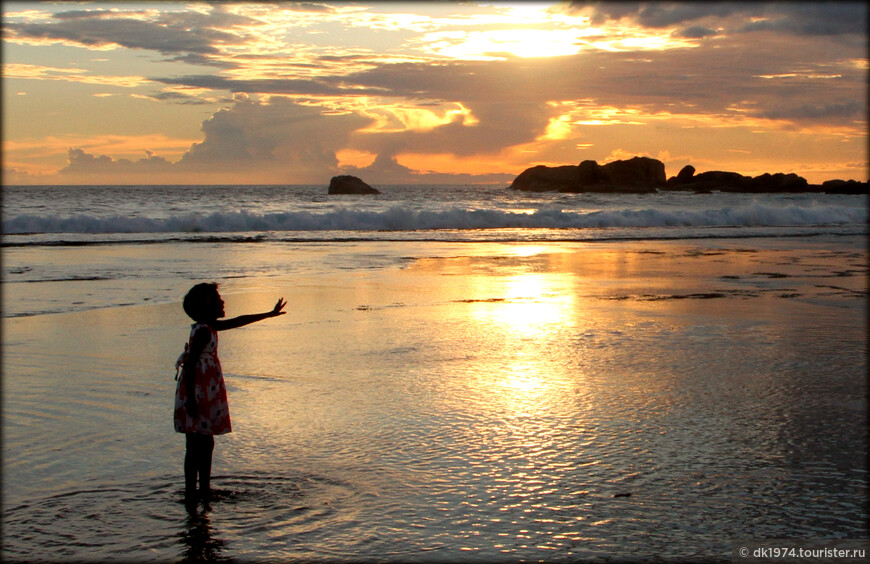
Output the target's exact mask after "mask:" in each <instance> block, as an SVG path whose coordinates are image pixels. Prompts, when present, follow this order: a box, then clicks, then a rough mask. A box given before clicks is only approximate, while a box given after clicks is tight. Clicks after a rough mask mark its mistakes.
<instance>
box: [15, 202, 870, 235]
mask: <svg viewBox="0 0 870 564" xmlns="http://www.w3.org/2000/svg"><path fill="white" fill-rule="evenodd" d="M866 223H867V210H866V209H865V208H862V207H858V208H855V207H849V206H841V205H810V206H799V205H787V206H773V205H766V204H757V203H754V204H747V205H742V206H735V207H725V208H721V209H707V210H673V209H669V210H663V209H624V210H606V211H566V210H563V209H561V208H542V209H539V210H536V211H534V212H532V213H524V212H515V211H503V210H493V209H472V210H468V209H460V208H453V209H447V210H442V211H420V210H414V209H411V208H407V207H403V206H395V207H392V208H389V209H387V210H384V211H362V210H353V209H339V210H332V211H328V212H323V213H312V212H306V211H296V212H284V213H266V214H253V213H247V212H228V213H212V214H208V215H200V214H188V215H179V216H172V217H169V218H167V219H150V218H142V217H122V216H114V217H108V218H98V217H92V216H87V215H78V216H73V217H61V216H44V217H41V216H33V215H22V216H18V217H15V218H12V219H9V220H5V221H3V233H5V234H40V233H94V234H97V233H100V234H108V233H226V232H252V231H253V232H263V231H329V230H337V231H414V230H437V229H454V230H457V229H458V230H463V229H510V228H520V229H522V228H544V229H565V228H608V227H636V228H643V227H786V226H817V225H850V224H851V225H854V224H866Z"/></svg>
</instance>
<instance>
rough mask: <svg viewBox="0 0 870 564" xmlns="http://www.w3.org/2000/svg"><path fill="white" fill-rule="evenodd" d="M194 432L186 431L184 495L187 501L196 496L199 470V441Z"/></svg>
mask: <svg viewBox="0 0 870 564" xmlns="http://www.w3.org/2000/svg"><path fill="white" fill-rule="evenodd" d="M197 436H198V435H197V434H196V433H187V434H186V441H185V443H186V444H185V451H184V495H185V497H186V498H187V499H188V501H190V500H192V499H194V498H195V496H196V473H197V471H198V470H199V450H200V449H199V444H198V443H199V441H197Z"/></svg>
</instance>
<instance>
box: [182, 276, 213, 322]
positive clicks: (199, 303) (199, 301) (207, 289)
mask: <svg viewBox="0 0 870 564" xmlns="http://www.w3.org/2000/svg"><path fill="white" fill-rule="evenodd" d="M217 287H218V285H217V284H216V283H215V282H203V283H201V284H197V285H196V286H194V287H193V288H191V289H190V291H189V292H187V295H186V296H184V303H183V304H182V307H184V312H185V313H186V314H187V315H188V316H190V318H191V319H193V320H194V321H199V322H202V321H206V320H207V319H208V317H209V315H210V314H211V313H212V312H211V308H212V303H211V302H212V298H214V297H216V296H217Z"/></svg>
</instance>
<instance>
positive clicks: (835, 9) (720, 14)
mask: <svg viewBox="0 0 870 564" xmlns="http://www.w3.org/2000/svg"><path fill="white" fill-rule="evenodd" d="M569 6H570V9H571V10H572V11H574V12H591V14H592V21H593V23H598V24H600V23H604V22H607V21H613V20H621V19H629V20H632V21H635V22H637V23H639V24H640V25H642V26H645V27H650V28H666V27H674V26H679V25H685V24H689V23H694V22H698V21H701V20H704V21H713V20H718V21H726V20H727V21H728V22H729V23H730V30H731V31H734V32H750V31H761V30H773V31H780V32H785V33H789V34H795V35H830V36H839V35H843V34H854V35H866V33H867V11H868V8H867V4H866V3H865V2H770V3H764V2H597V3H591V4H590V3H586V2H571V3H570V4H569ZM693 27H697V26H693ZM688 29H692V28H691V27H690V28H687V29H686V30H684V31H682V32H681V33H682V34H685V33H687V30H688ZM683 36H684V37H689V36H688V35H683Z"/></svg>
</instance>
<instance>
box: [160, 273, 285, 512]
mask: <svg viewBox="0 0 870 564" xmlns="http://www.w3.org/2000/svg"><path fill="white" fill-rule="evenodd" d="M285 305H286V303H285V302H284V298H281V299H280V300H278V303H277V304H275V308H274V309H273V310H272V311H269V312H267V313H256V314H252V315H242V316H239V317H234V318H232V319H221V318H222V317H223V316H224V315H225V314H224V301H223V300H222V299H221V296H220V294H219V293H218V290H217V284H214V283H203V284H197V285H196V286H194V287H193V288H191V289H190V291H189V292H188V293H187V295H186V296H185V297H184V311H185V312H186V313H187V315H189V316H190V317H191V319H193V320H194V321H196V323H194V324H193V325H192V326H191V329H190V340H189V341H188V343H187V345H185V352H184V353H183V354H182V355H181V357H180V358H179V359H178V362H177V363H176V368H180V369H181V377H180V378H179V379H178V386H177V387H176V389H175V430H176V431H178V432H179V433H185V434H186V436H187V444H186V449H187V450H186V452H185V455H184V486H185V490H184V491H185V501H186V502H187V503H188V506H189V507H190V506H191V505H194V506H195V504H196V479H197V475H198V476H199V488H200V495H201V496H202V498H203V500H204V501H205V502H206V503H207V502H208V499H209V495H210V484H209V482H210V480H211V458H212V451H213V450H214V436H215V435H222V434H224V433H229V432H230V431H232V427H231V426H230V412H229V408H228V405H227V389H226V386H225V385H224V377H223V373H222V372H221V363H220V360H218V356H217V345H218V338H217V332H218V331H224V330H226V329H235V328H236V327H243V326H245V325H249V324H251V323H254V322H257V321H261V320H263V319H267V318H269V317H276V316H278V315H283V314H285V313H286V312H285V311H281V310H282V309H284V306H285Z"/></svg>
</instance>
